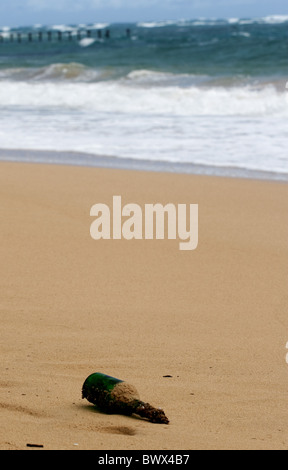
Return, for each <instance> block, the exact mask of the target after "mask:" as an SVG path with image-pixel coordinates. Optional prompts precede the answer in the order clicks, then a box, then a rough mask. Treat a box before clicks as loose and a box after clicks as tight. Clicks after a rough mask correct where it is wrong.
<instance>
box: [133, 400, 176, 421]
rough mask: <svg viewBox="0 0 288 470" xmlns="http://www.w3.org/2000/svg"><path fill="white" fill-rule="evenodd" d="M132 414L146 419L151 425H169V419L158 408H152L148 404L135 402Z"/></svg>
mask: <svg viewBox="0 0 288 470" xmlns="http://www.w3.org/2000/svg"><path fill="white" fill-rule="evenodd" d="M133 410H134V411H133V413H135V414H137V415H139V416H141V418H146V419H148V421H150V422H151V423H159V424H169V419H168V418H167V416H166V415H165V413H164V411H163V410H161V409H160V408H154V407H153V406H151V405H150V404H149V403H144V402H143V401H140V400H136V401H135V402H134V404H133Z"/></svg>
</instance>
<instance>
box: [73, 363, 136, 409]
mask: <svg viewBox="0 0 288 470" xmlns="http://www.w3.org/2000/svg"><path fill="white" fill-rule="evenodd" d="M82 398H86V399H87V400H88V401H89V402H90V403H93V405H95V406H97V407H98V408H99V409H100V410H102V411H104V412H105V413H122V414H132V413H133V409H134V407H135V405H136V402H137V401H139V396H138V392H137V390H136V389H135V388H134V387H133V386H132V385H130V384H127V383H126V382H124V381H123V380H119V379H116V378H115V377H111V376H109V375H105V374H101V373H100V372H96V373H95V374H92V375H90V376H89V377H88V378H87V379H86V381H85V382H84V385H83V388H82Z"/></svg>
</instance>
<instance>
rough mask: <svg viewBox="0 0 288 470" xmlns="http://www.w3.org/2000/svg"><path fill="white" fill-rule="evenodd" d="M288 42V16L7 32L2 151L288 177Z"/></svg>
mask: <svg viewBox="0 0 288 470" xmlns="http://www.w3.org/2000/svg"><path fill="white" fill-rule="evenodd" d="M107 31H109V37H108V33H107ZM48 32H51V35H50V36H49V35H48ZM39 33H40V35H39ZM59 37H60V38H61V40H59ZM287 46H288V18H285V17H270V18H261V19H257V20H255V19H236V18H235V19H230V20H203V19H198V20H193V21H185V22H184V21H175V22H172V21H171V22H163V23H144V24H121V25H117V24H112V25H100V24H91V25H68V26H67V25H54V26H49V27H43V26H41V27H40V26H31V27H30V28H18V29H11V30H10V29H9V28H2V31H1V28H0V106H1V107H0V148H2V149H7V150H8V149H9V150H15V149H17V150H21V149H23V150H29V149H31V150H43V151H54V152H63V153H62V154H61V155H62V157H61V155H60V157H59V158H60V159H61V158H63V159H65V157H64V154H65V155H67V152H71V151H73V152H77V153H79V154H80V153H81V154H83V153H86V154H89V155H101V156H102V157H105V156H106V157H116V158H119V159H126V160H127V159H133V160H136V161H150V162H155V164H156V163H157V162H158V163H159V162H160V163H165V164H166V163H168V164H169V163H170V164H171V165H172V164H176V163H181V164H185V165H187V164H192V165H200V166H201V165H204V166H205V165H206V166H209V167H215V168H216V167H217V168H227V167H229V168H240V169H246V170H256V171H264V172H276V173H281V174H288V161H287V137H288V133H287V125H286V123H287V115H288V102H287V96H286V89H285V85H286V82H287V80H288V54H287ZM1 154H2V153H1ZM10 155H11V152H10ZM1 158H3V157H1ZM39 158H40V157H39ZM107 161H108V160H107ZM80 163H81V162H80Z"/></svg>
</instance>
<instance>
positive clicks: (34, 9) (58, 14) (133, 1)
mask: <svg viewBox="0 0 288 470" xmlns="http://www.w3.org/2000/svg"><path fill="white" fill-rule="evenodd" d="M268 15H288V1H287V0H0V26H24V25H34V24H43V25H49V24H59V23H62V24H69V23H94V22H134V21H153V20H156V21H157V20H169V19H192V18H199V17H206V18H215V17H217V18H232V17H261V16H268Z"/></svg>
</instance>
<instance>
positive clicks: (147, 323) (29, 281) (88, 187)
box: [0, 162, 288, 451]
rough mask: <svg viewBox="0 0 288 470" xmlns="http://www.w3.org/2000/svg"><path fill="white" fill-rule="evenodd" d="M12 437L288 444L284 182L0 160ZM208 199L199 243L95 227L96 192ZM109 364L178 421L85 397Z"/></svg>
mask: <svg viewBox="0 0 288 470" xmlns="http://www.w3.org/2000/svg"><path fill="white" fill-rule="evenodd" d="M0 192H1V196H2V198H1V201H2V203H1V214H2V219H1V244H0V258H1V269H0V285H1V290H0V291H1V294H0V318H1V326H2V330H1V331H2V337H1V339H2V363H3V367H2V375H1V381H0V407H1V419H2V421H1V424H2V425H1V429H0V449H1V450H14V449H19V450H22V449H23V450H24V449H26V445H27V444H29V443H33V444H37V445H43V446H44V450H73V449H77V450H100V451H104V450H105V451H109V450H127V449H128V450H165V449H166V450H167V449H169V450H193V449H197V450H224V449H227V450H228V449H230V450H252V449H254V450H256V449H257V450H268V449H269V450H270V449H271V450H273V449H275V450H276V449H277V450H280V449H283V450H284V449H286V448H287V439H288V433H287V418H288V410H287V399H286V396H287V378H288V369H287V367H288V366H287V364H286V362H285V354H286V352H287V351H286V350H285V345H286V343H287V340H288V337H287V331H288V320H287V279H288V263H287V259H288V246H287V239H288V222H287V211H288V186H287V185H286V184H279V183H278V182H273V181H260V180H258V181H255V180H249V179H237V178H234V179H233V178H218V177H212V176H209V177H207V176H197V175H196V176H195V175H182V174H171V173H156V172H150V173H149V172H140V171H134V172H133V171H119V170H116V169H101V168H87V167H76V166H68V165H44V164H43V165H39V164H26V163H25V164H23V163H22V164H20V163H17V164H15V163H9V162H0ZM116 194H119V195H121V194H122V196H123V203H130V202H134V203H138V204H139V205H140V206H141V207H143V206H144V204H145V203H157V202H159V203H162V204H164V203H167V202H171V203H174V204H175V205H176V204H177V203H181V204H184V203H186V204H190V203H197V204H199V246H198V248H197V249H196V250H195V251H191V252H183V251H179V250H178V241H177V240H167V239H165V240H124V239H122V240H100V241H95V240H93V239H92V238H91V236H90V233H89V229H90V224H91V222H92V220H91V217H90V209H91V206H92V205H93V204H95V203H97V202H101V203H104V204H105V203H106V204H108V205H109V204H110V203H111V201H112V197H113V195H116ZM94 372H102V373H105V374H108V375H111V376H114V377H117V378H119V379H121V380H125V381H127V382H129V383H131V384H132V385H134V386H135V387H136V388H137V390H138V392H139V394H140V397H141V399H142V400H143V401H145V402H148V403H151V405H153V406H155V407H159V408H163V410H164V411H165V413H166V414H167V417H168V418H169V420H170V424H169V425H168V426H166V425H156V424H151V423H149V422H147V421H143V420H141V419H138V418H136V417H127V416H120V415H106V414H103V413H99V412H98V411H97V410H96V409H95V408H94V407H93V406H92V405H90V404H89V403H88V402H85V401H84V400H82V399H81V389H82V385H83V383H84V380H85V379H86V378H87V377H88V376H89V375H90V374H91V373H94Z"/></svg>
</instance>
